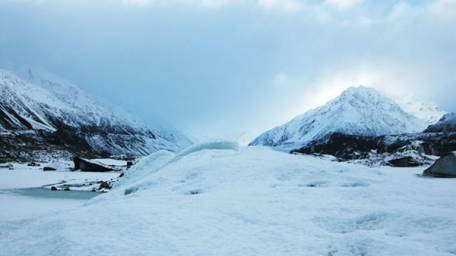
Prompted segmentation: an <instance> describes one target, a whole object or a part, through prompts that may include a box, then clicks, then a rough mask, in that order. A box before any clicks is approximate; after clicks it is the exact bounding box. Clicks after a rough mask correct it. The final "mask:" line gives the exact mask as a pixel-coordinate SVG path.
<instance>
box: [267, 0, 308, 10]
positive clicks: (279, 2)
mask: <svg viewBox="0 0 456 256" xmlns="http://www.w3.org/2000/svg"><path fill="white" fill-rule="evenodd" d="M258 6H259V7H260V8H264V9H270V10H285V11H289V12H296V11H299V10H301V9H302V8H303V7H304V4H303V3H302V2H300V1H298V0H258Z"/></svg>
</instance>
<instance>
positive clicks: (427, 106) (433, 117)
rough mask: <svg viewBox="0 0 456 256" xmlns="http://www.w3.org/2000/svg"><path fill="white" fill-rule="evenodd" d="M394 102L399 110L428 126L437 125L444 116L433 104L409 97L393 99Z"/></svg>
mask: <svg viewBox="0 0 456 256" xmlns="http://www.w3.org/2000/svg"><path fill="white" fill-rule="evenodd" d="M394 100H395V101H396V102H397V103H398V104H399V105H400V106H401V108H402V109H403V110H404V111H405V112H407V113H410V114H412V115H414V116H416V117H417V118H419V119H421V120H424V121H426V123H427V124H428V125H432V124H435V123H437V121H439V120H440V118H442V116H444V115H445V114H446V112H445V111H443V110H441V109H440V107H439V106H437V105H436V104H433V103H425V102H421V101H419V100H417V99H414V98H412V97H410V96H408V97H407V96H406V97H400V98H399V97H395V98H394Z"/></svg>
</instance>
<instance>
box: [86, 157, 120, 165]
mask: <svg viewBox="0 0 456 256" xmlns="http://www.w3.org/2000/svg"><path fill="white" fill-rule="evenodd" d="M89 161H91V162H94V163H98V164H101V165H107V166H115V167H126V166H127V161H124V160H117V159H111V158H96V159H90V160H89Z"/></svg>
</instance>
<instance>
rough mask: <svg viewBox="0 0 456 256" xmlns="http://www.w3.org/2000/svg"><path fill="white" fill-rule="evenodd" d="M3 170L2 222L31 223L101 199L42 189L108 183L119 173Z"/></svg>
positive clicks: (0, 186) (0, 187)
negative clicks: (68, 183)
mask: <svg viewBox="0 0 456 256" xmlns="http://www.w3.org/2000/svg"><path fill="white" fill-rule="evenodd" d="M15 167H16V168H15V170H6V169H0V221H11V220H20V219H29V218H34V217H37V216H42V215H49V214H53V213H55V212H58V211H61V210H68V209H71V208H74V207H77V206H80V205H82V204H84V203H85V202H87V201H88V200H90V199H91V198H93V197H95V196H97V195H99V193H95V192H88V191H51V190H45V189H42V188H40V187H41V186H43V185H47V184H54V183H58V182H61V181H62V180H66V181H72V182H74V183H78V182H83V181H86V180H96V179H109V178H112V177H116V176H118V173H82V172H43V171H41V170H40V169H39V168H33V167H27V166H20V165H16V166H15Z"/></svg>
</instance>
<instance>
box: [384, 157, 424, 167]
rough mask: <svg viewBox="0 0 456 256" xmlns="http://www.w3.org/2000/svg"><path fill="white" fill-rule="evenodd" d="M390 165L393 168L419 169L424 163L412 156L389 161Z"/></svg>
mask: <svg viewBox="0 0 456 256" xmlns="http://www.w3.org/2000/svg"><path fill="white" fill-rule="evenodd" d="M388 164H389V165H391V166H393V167H417V166H421V165H423V164H424V163H422V162H420V161H418V160H417V159H415V158H413V157H411V156H406V157H401V158H396V159H393V160H389V161H388Z"/></svg>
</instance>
